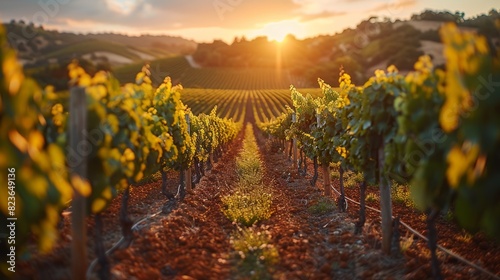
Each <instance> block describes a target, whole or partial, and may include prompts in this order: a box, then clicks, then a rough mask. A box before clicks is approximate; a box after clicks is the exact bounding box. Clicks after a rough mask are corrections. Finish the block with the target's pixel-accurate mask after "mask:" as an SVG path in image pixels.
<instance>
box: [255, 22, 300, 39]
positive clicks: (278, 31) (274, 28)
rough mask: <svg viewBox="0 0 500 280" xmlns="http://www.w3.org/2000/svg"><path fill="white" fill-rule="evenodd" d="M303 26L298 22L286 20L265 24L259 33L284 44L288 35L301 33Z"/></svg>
mask: <svg viewBox="0 0 500 280" xmlns="http://www.w3.org/2000/svg"><path fill="white" fill-rule="evenodd" d="M301 31H302V26H301V24H300V23H299V22H298V21H296V20H284V21H278V22H270V23H267V24H265V25H264V26H263V27H262V29H260V30H259V33H260V34H262V35H264V36H267V38H268V39H269V40H272V41H277V42H282V41H283V40H284V39H285V37H286V35H288V34H293V35H297V33H301Z"/></svg>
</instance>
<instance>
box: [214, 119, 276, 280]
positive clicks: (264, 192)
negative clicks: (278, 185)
mask: <svg viewBox="0 0 500 280" xmlns="http://www.w3.org/2000/svg"><path fill="white" fill-rule="evenodd" d="M236 172H237V174H238V179H239V180H238V184H237V185H236V189H235V191H234V192H233V193H232V194H230V195H227V196H224V197H222V199H221V200H222V203H223V209H222V212H223V213H224V214H225V215H226V217H227V218H228V219H230V220H231V221H233V222H236V223H237V224H238V230H237V231H236V232H234V233H233V234H232V235H231V240H230V242H231V245H232V247H233V249H234V252H235V253H234V254H235V256H236V258H237V261H238V263H237V267H236V269H237V271H236V273H235V274H236V275H237V277H236V279H239V278H241V279H271V274H270V271H271V270H272V266H273V265H274V264H276V263H277V262H278V260H279V254H278V250H277V249H276V248H275V247H274V246H273V245H272V244H271V234H270V232H269V231H267V228H261V230H259V229H258V228H257V227H256V226H255V224H256V223H257V222H259V221H262V220H265V219H268V218H269V217H271V204H272V195H271V193H270V192H269V190H268V189H267V188H266V187H265V186H264V185H263V184H262V177H263V167H262V162H261V160H260V157H259V148H258V147H257V142H256V139H255V135H254V133H253V127H252V125H251V124H248V125H247V127H246V131H245V139H244V140H243V148H242V150H241V152H240V153H239V155H238V157H237V158H236ZM239 225H243V226H246V227H243V228H241V227H240V226H239Z"/></svg>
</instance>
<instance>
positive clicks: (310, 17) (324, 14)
mask: <svg viewBox="0 0 500 280" xmlns="http://www.w3.org/2000/svg"><path fill="white" fill-rule="evenodd" d="M346 14H347V12H330V11H323V12H321V13H317V14H308V15H303V16H301V17H300V21H302V22H307V21H313V20H317V19H323V18H332V17H337V16H343V15H346Z"/></svg>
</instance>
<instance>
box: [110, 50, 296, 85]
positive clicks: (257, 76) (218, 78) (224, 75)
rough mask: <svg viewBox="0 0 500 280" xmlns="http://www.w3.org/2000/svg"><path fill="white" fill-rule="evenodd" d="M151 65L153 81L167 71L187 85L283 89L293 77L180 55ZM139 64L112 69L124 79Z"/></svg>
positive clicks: (132, 75)
mask: <svg viewBox="0 0 500 280" xmlns="http://www.w3.org/2000/svg"><path fill="white" fill-rule="evenodd" d="M150 65H151V70H152V74H153V75H152V77H153V81H154V82H161V79H163V77H162V76H165V75H168V76H170V77H171V78H172V81H173V82H174V83H179V82H181V83H182V85H183V86H184V87H186V88H217V89H241V90H257V89H283V88H287V87H288V86H289V85H290V84H291V83H293V81H294V79H293V77H292V75H291V74H290V73H287V72H281V71H278V70H276V69H269V68H263V69H254V68H252V69H233V68H194V67H192V66H191V65H189V63H188V61H187V60H186V58H185V57H182V56H178V57H171V58H165V59H159V60H155V61H152V62H151V63H150ZM141 67H142V64H132V65H127V66H124V67H121V68H118V69H115V70H114V71H113V72H114V73H115V75H116V77H117V79H118V80H120V81H121V82H122V83H124V82H128V81H131V80H133V79H134V77H135V74H136V73H137V71H138V70H140V69H141Z"/></svg>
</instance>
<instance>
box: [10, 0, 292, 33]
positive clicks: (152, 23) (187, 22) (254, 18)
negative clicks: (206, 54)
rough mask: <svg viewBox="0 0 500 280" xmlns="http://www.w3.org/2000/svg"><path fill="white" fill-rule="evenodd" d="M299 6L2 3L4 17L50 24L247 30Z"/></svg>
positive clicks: (287, 1) (247, 0)
mask: <svg viewBox="0 0 500 280" xmlns="http://www.w3.org/2000/svg"><path fill="white" fill-rule="evenodd" d="M59 2H62V3H66V2H67V3H66V4H59ZM298 7H299V5H297V4H295V3H294V2H293V1H292V0H273V1H268V0H209V1H207V0H190V1H186V0H169V1H164V0H95V1H92V2H89V1H88V0H16V1H1V2H0V19H2V20H3V21H7V20H9V19H11V18H14V19H21V18H24V19H25V20H26V21H31V22H34V23H35V24H44V25H45V24H49V25H54V24H57V23H58V22H61V21H62V22H64V21H67V20H72V21H85V22H93V23H94V24H96V25H99V24H106V25H114V26H123V27H130V28H135V29H139V30H141V29H144V30H145V31H151V30H169V29H178V28H204V27H223V28H229V29H238V28H239V29H241V28H253V27H255V26H257V25H259V24H264V23H267V22H272V21H280V20H285V19H289V18H290V15H291V14H294V13H295V11H296V9H297V8H298Z"/></svg>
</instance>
